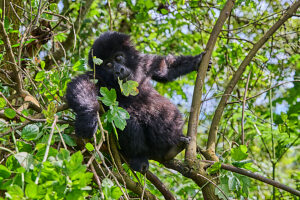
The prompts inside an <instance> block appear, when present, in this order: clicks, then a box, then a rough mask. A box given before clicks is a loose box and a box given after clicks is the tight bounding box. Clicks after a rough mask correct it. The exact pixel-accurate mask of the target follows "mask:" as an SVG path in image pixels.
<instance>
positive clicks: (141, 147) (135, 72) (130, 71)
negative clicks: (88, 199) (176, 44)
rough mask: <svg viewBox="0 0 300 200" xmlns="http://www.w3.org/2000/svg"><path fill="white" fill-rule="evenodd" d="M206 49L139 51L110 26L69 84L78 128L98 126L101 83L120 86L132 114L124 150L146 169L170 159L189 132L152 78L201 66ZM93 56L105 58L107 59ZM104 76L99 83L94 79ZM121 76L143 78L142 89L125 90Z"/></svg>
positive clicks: (88, 133) (85, 132) (83, 132)
mask: <svg viewBox="0 0 300 200" xmlns="http://www.w3.org/2000/svg"><path fill="white" fill-rule="evenodd" d="M202 55H203V53H201V54H200V55H197V56H173V55H168V56H158V55H147V54H142V53H140V52H138V51H137V50H136V49H135V47H134V46H133V45H132V43H131V41H130V37H129V36H128V35H126V34H123V33H118V32H106V33H104V34H102V35H101V36H100V37H99V38H98V39H97V40H96V41H95V42H94V44H93V47H92V49H91V50H90V53H89V66H90V67H91V68H92V69H93V70H95V72H88V73H86V74H84V75H81V76H78V77H77V78H75V79H73V80H72V81H71V82H70V83H69V85H68V88H67V95H66V97H67V101H68V104H69V106H70V108H72V109H73V110H74V111H75V113H76V121H75V132H76V134H77V135H78V136H81V137H85V138H90V137H92V136H93V134H94V133H95V132H96V130H97V111H98V110H99V104H98V101H97V95H98V94H99V89H100V87H107V88H108V89H111V88H114V89H115V90H116V92H117V101H118V102H119V106H120V107H122V108H124V109H126V110H127V112H128V113H129V114H130V119H128V120H127V126H126V127H125V129H124V130H123V131H121V130H119V131H118V134H119V144H120V147H121V153H122V154H123V155H124V156H125V157H126V158H127V160H128V162H129V165H130V167H131V168H132V169H133V170H135V171H139V172H141V173H145V172H146V171H147V170H148V167H149V163H148V160H149V159H150V160H156V161H159V162H164V161H167V160H170V159H172V158H174V157H175V156H176V155H177V154H178V153H179V152H181V151H182V150H183V149H184V148H185V146H186V144H187V143H188V142H189V138H187V137H185V136H184V135H183V134H182V126H183V120H182V116H181V114H180V112H179V111H178V109H177V108H176V106H175V105H174V104H172V103H171V102H170V101H169V100H168V99H167V98H165V97H163V96H161V95H160V94H159V93H158V92H157V91H156V90H154V88H153V87H152V85H151V83H150V81H151V79H152V80H155V81H158V82H168V81H172V80H174V79H175V78H177V77H179V76H181V75H184V74H187V73H189V72H191V71H195V70H197V69H198V67H199V64H200V62H201V59H202ZM93 57H97V58H100V59H102V60H103V63H102V64H101V65H97V64H96V63H94V62H93ZM94 73H95V78H96V79H97V80H98V82H97V84H96V85H95V84H93V82H91V81H90V79H93V76H94ZM118 79H121V80H124V81H126V80H133V81H136V82H138V83H139V86H138V89H139V94H138V95H136V96H129V97H126V96H123V95H122V94H121V91H120V86H119V84H118Z"/></svg>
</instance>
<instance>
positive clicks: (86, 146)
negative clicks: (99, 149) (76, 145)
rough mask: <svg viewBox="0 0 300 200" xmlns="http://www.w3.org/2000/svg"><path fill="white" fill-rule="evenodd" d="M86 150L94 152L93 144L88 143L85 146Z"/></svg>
mask: <svg viewBox="0 0 300 200" xmlns="http://www.w3.org/2000/svg"><path fill="white" fill-rule="evenodd" d="M85 148H86V149H87V150H88V151H93V150H94V146H93V145H92V144H91V143H89V142H88V143H86V145H85Z"/></svg>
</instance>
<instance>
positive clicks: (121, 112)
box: [107, 106, 130, 130]
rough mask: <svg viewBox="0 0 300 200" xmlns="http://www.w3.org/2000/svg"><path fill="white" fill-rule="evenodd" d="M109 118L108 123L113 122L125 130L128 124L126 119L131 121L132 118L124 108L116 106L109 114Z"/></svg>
mask: <svg viewBox="0 0 300 200" xmlns="http://www.w3.org/2000/svg"><path fill="white" fill-rule="evenodd" d="M107 118H108V121H109V122H113V123H114V124H115V126H116V127H117V128H118V129H120V130H124V128H125V126H126V124H127V123H126V119H129V118H130V116H129V114H128V112H127V111H126V110H125V109H124V108H121V107H117V106H114V107H113V108H112V109H111V110H109V112H108V113H107Z"/></svg>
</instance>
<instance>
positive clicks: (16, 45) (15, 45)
mask: <svg viewBox="0 0 300 200" xmlns="http://www.w3.org/2000/svg"><path fill="white" fill-rule="evenodd" d="M18 46H20V43H18V44H14V45H11V47H18Z"/></svg>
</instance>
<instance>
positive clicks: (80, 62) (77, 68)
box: [73, 59, 85, 71]
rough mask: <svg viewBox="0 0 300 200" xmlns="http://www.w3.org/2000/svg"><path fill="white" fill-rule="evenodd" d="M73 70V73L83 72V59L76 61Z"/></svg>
mask: <svg viewBox="0 0 300 200" xmlns="http://www.w3.org/2000/svg"><path fill="white" fill-rule="evenodd" d="M73 70H74V71H85V67H84V59H80V60H78V61H77V62H76V63H75V64H74V66H73Z"/></svg>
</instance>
